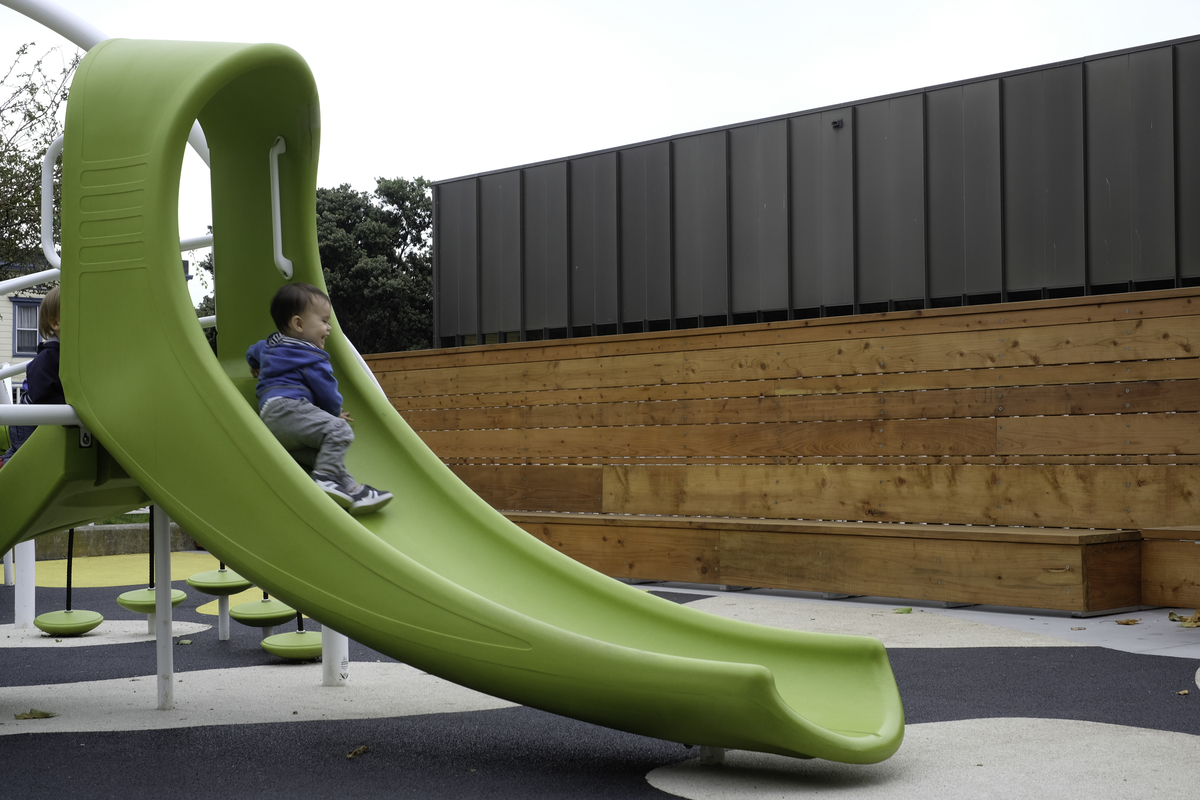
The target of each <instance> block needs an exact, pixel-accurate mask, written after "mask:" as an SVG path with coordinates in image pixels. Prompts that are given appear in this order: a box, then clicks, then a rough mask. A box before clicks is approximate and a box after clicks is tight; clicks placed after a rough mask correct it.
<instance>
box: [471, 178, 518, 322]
mask: <svg viewBox="0 0 1200 800" xmlns="http://www.w3.org/2000/svg"><path fill="white" fill-rule="evenodd" d="M479 209H480V213H479V236H480V240H481V241H480V246H479V283H480V293H479V299H480V323H481V325H482V326H483V329H484V330H485V331H490V332H510V331H519V330H520V329H521V173H520V172H504V173H501V174H499V175H485V176H484V177H482V178H480V179H479Z"/></svg>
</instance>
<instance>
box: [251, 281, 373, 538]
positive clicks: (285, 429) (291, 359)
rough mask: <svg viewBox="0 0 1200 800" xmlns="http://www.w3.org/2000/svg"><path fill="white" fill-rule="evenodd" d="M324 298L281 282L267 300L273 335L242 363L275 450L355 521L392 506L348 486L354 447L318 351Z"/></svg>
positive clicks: (324, 332) (325, 317)
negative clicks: (306, 469)
mask: <svg viewBox="0 0 1200 800" xmlns="http://www.w3.org/2000/svg"><path fill="white" fill-rule="evenodd" d="M332 313H333V306H332V305H331V304H330V302H329V297H328V296H327V295H326V294H325V293H324V292H322V291H321V290H320V289H318V288H317V287H315V286H312V285H311V284H307V283H289V284H286V285H284V286H283V287H282V288H280V290H279V291H278V292H276V293H275V297H274V299H272V300H271V319H272V320H274V322H275V327H276V328H277V329H278V331H277V332H276V333H273V334H271V336H270V337H268V338H266V339H263V340H262V341H260V342H256V343H255V344H253V345H251V346H250V349H249V350H247V351H246V361H248V362H249V364H250V372H251V374H253V375H254V377H255V378H257V379H258V388H257V389H256V391H255V394H256V395H257V397H258V414H259V416H260V417H261V418H262V421H263V423H264V424H265V425H266V426H267V429H268V430H270V431H271V433H272V434H274V436H275V438H276V439H278V440H279V443H280V444H282V445H283V446H284V448H285V449H286V450H287V451H288V452H289V453H290V454H291V455H292V457H293V458H295V459H296V460H297V461H299V462H300V463H301V464H304V465H305V466H311V467H312V479H313V480H314V481H316V483H317V486H319V487H321V489H322V490H323V491H324V492H325V494H327V495H329V496H330V497H332V498H333V500H334V502H336V503H337V504H338V505H340V506H341V507H342V508H345V509H347V510H348V511H349V512H350V513H351V514H352V515H354V516H359V515H361V514H367V513H369V512H371V511H376V510H378V509H380V508H383V506H385V505H387V503H388V501H390V500H391V499H392V494H391V492H381V491H379V490H378V489H375V488H373V487H371V486H366V485H360V484H358V483H356V482H355V480H354V478H353V477H351V476H350V473H348V472H347V471H346V465H345V458H346V451H347V450H348V449H349V448H350V444H351V443H352V442H353V441H354V432H353V431H352V430H351V429H350V425H349V424H348V421H352V420H351V417H350V415H349V414H347V413H346V412H345V411H343V410H342V396H341V395H340V394H339V393H338V383H337V379H336V378H334V377H333V366H332V365H331V364H330V362H329V354H328V353H326V352H325V338H326V337H327V336H329V331H330V325H329V318H330V316H331V315H332Z"/></svg>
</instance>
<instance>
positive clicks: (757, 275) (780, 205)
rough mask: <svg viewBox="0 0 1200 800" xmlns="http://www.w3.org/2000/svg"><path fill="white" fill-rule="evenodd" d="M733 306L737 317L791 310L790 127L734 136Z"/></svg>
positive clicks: (738, 131) (779, 123)
mask: <svg viewBox="0 0 1200 800" xmlns="http://www.w3.org/2000/svg"><path fill="white" fill-rule="evenodd" d="M729 154H730V167H729V182H730V186H729V196H730V202H731V206H730V217H731V225H730V235H731V237H732V238H731V242H730V251H731V254H732V267H731V268H732V288H733V297H732V298H731V306H732V310H733V311H734V313H744V312H753V311H767V310H773V309H781V308H787V303H788V241H787V236H788V232H787V225H788V207H787V206H788V203H787V192H788V186H787V184H788V175H787V122H786V120H776V121H775V122H764V123H762V124H761V125H749V126H746V127H744V128H734V129H733V130H731V131H730V132H729Z"/></svg>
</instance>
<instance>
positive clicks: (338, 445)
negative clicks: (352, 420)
mask: <svg viewBox="0 0 1200 800" xmlns="http://www.w3.org/2000/svg"><path fill="white" fill-rule="evenodd" d="M259 416H261V417H262V421H263V423H264V424H265V425H266V426H267V430H269V431H270V432H271V433H273V434H274V435H275V438H276V439H278V440H279V443H280V444H281V445H283V447H284V449H285V450H287V451H288V453H290V454H291V456H292V458H294V459H296V460H297V461H298V462H300V464H302V465H303V466H305V467H307V468H309V469H311V470H313V471H315V472H323V473H325V474H326V475H330V476H332V477H333V478H334V479H335V480H337V481H338V482H339V483H342V484H350V485H351V487H355V488H356V487H357V485H358V484H356V483H355V481H354V478H352V477H350V473H348V472H346V451H347V450H349V449H350V445H351V443H352V442H353V441H354V431H352V430H350V424H349V423H348V422H346V420H344V419H342V418H341V417H335V416H333V415H332V414H330V413H328V412H326V411H322V410H321V409H319V408H317V407H316V406H314V405H313V404H312V403H310V402H308V401H307V400H297V399H295V398H292V397H272V398H271V399H269V400H268V401H267V404H266V405H265V406H263V408H262V411H261V412H260V413H259Z"/></svg>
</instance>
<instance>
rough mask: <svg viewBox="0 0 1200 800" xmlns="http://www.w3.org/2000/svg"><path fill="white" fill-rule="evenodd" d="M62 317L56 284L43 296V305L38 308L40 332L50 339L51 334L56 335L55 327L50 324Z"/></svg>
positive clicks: (43, 336) (44, 337)
mask: <svg viewBox="0 0 1200 800" xmlns="http://www.w3.org/2000/svg"><path fill="white" fill-rule="evenodd" d="M61 319H62V318H61V317H60V316H59V300H58V287H57V286H55V287H54V288H53V289H51V290H50V291H49V292H47V293H46V296H45V297H43V298H42V306H41V308H39V309H38V333H40V334H41V335H42V338H43V339H49V338H50V337H51V336H54V335H55V333H54V328H52V327H50V326H51V325H52V324H53V323H55V322H58V321H59V320H61Z"/></svg>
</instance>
